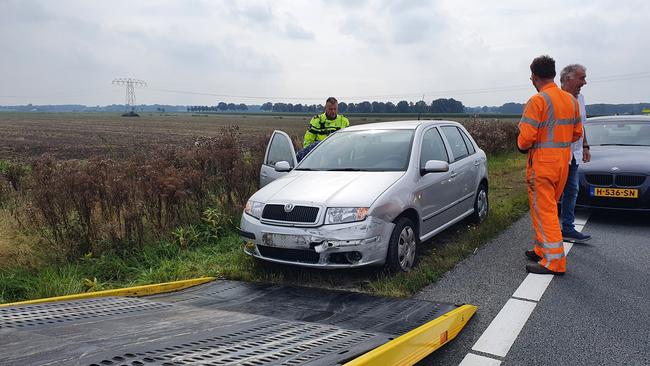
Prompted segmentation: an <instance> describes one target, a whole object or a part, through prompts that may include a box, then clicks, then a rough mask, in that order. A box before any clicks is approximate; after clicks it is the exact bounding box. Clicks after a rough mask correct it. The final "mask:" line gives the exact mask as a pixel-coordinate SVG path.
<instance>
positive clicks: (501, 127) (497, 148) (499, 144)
mask: <svg viewBox="0 0 650 366" xmlns="http://www.w3.org/2000/svg"><path fill="white" fill-rule="evenodd" d="M462 124H463V126H465V128H466V129H467V131H469V133H470V134H471V135H472V137H473V138H474V140H475V141H476V143H477V144H478V145H479V146H480V147H481V149H483V150H484V151H485V153H486V154H494V153H499V152H505V151H512V150H513V149H515V148H516V143H517V134H518V133H519V130H518V129H517V121H515V120H505V121H500V120H498V119H496V120H495V119H493V118H491V119H480V118H472V119H469V120H465V121H464V122H462Z"/></svg>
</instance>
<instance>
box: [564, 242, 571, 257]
mask: <svg viewBox="0 0 650 366" xmlns="http://www.w3.org/2000/svg"><path fill="white" fill-rule="evenodd" d="M562 244H564V255H565V256H566V255H567V254H569V250H571V248H573V243H571V242H568V241H565V242H563V243H562Z"/></svg>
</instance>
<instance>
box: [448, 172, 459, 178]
mask: <svg viewBox="0 0 650 366" xmlns="http://www.w3.org/2000/svg"><path fill="white" fill-rule="evenodd" d="M457 175H458V173H456V172H451V175H450V176H449V177H450V178H451V179H454V178H456V176H457Z"/></svg>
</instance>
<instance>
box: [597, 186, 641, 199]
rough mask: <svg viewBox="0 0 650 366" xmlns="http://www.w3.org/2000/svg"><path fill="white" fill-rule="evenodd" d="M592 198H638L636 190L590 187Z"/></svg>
mask: <svg viewBox="0 0 650 366" xmlns="http://www.w3.org/2000/svg"><path fill="white" fill-rule="evenodd" d="M591 196H592V197H615V198H638V197H639V190H638V189H627V188H601V187H591Z"/></svg>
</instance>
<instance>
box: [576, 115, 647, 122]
mask: <svg viewBox="0 0 650 366" xmlns="http://www.w3.org/2000/svg"><path fill="white" fill-rule="evenodd" d="M618 121H625V122H649V123H650V116H644V115H623V116H602V117H591V118H587V122H618Z"/></svg>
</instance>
